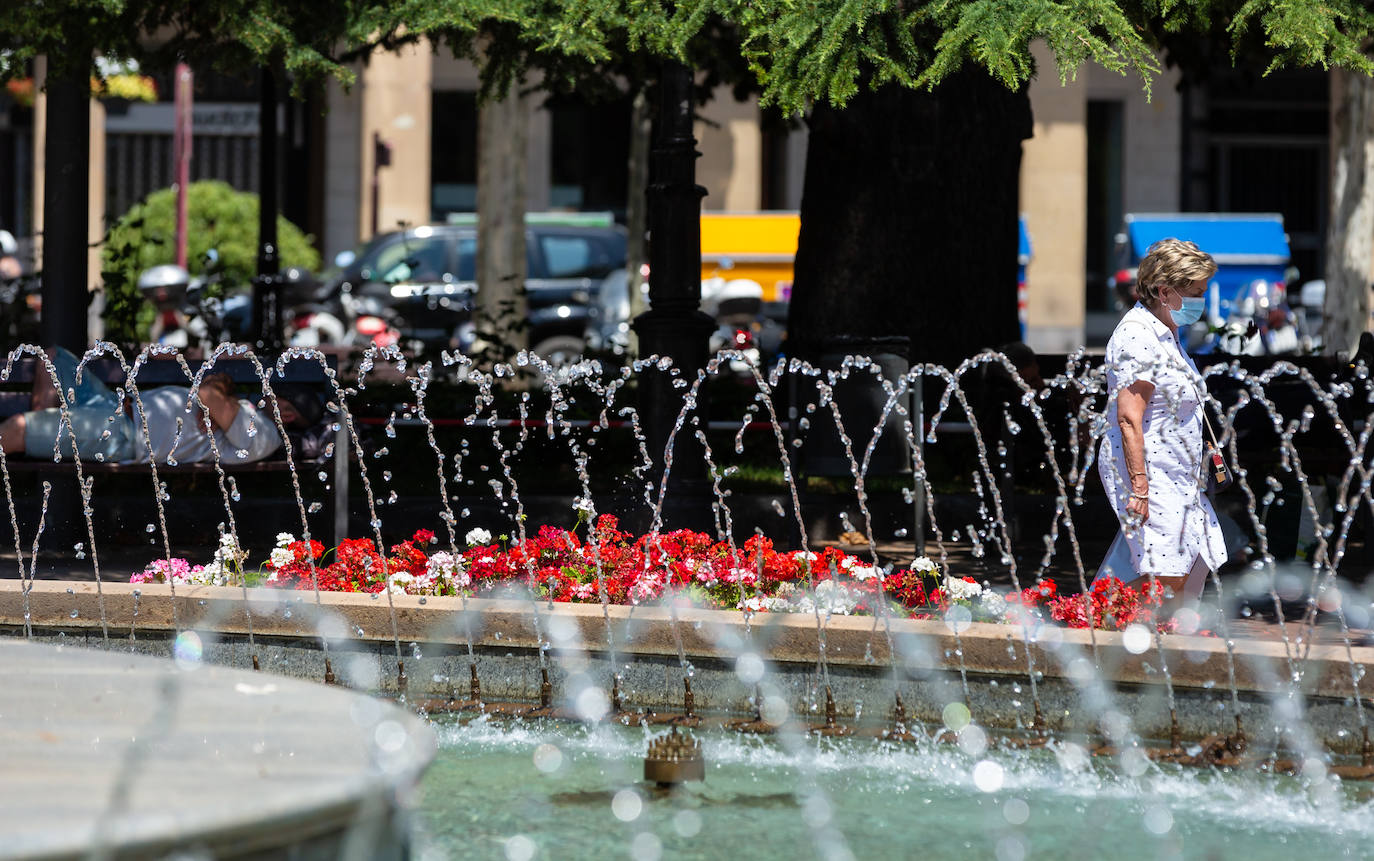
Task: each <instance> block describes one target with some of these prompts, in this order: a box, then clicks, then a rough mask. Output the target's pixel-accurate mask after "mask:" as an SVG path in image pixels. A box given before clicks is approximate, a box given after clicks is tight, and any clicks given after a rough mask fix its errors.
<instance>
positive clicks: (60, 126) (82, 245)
mask: <svg viewBox="0 0 1374 861" xmlns="http://www.w3.org/2000/svg"><path fill="white" fill-rule="evenodd" d="M73 56H74V57H80V56H81V54H80V52H79V51H74V52H73ZM88 56H89V55H88ZM73 66H74V67H75V68H73ZM45 101H46V105H47V108H46V110H47V118H46V121H47V131H46V140H45V141H44V144H43V147H44V149H43V159H44V178H43V288H42V299H43V310H42V313H41V316H40V320H39V322H40V328H41V332H42V337H43V345H44V346H46V347H66V348H67V349H68V350H71V351H72V352H73V353H75V354H77V355H78V356H79V355H81V354H82V353H84V352H85V351H86V341H87V335H86V303H87V301H88V300H89V297H90V289H89V286H88V285H89V283H90V278H89V273H88V271H87V260H88V255H87V251H88V249H87V247H86V246H87V233H88V231H89V230H90V213H89V209H90V180H89V176H90V165H91V83H90V68H89V63H86V64H84V65H83V64H82V63H81V62H73V63H70V64H59V63H56V62H54V61H53V58H49V63H48V75H47V98H46V100H45Z"/></svg>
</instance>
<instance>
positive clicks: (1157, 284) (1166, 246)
mask: <svg viewBox="0 0 1374 861" xmlns="http://www.w3.org/2000/svg"><path fill="white" fill-rule="evenodd" d="M1216 271H1217V262H1216V261H1215V260H1213V259H1212V255H1210V254H1208V253H1207V252H1206V251H1203V250H1202V249H1201V248H1198V247H1197V243H1196V242H1189V241H1188V240H1186V239H1161V240H1159V241H1158V242H1156V243H1155V244H1154V245H1151V246H1150V250H1149V251H1148V252H1146V254H1145V259H1144V260H1142V261H1140V268H1139V269H1138V270H1136V281H1135V295H1136V298H1137V299H1139V300H1140V301H1141V303H1142V304H1144V305H1145V307H1147V308H1154V307H1156V306H1157V305H1159V291H1160V290H1162V289H1164V288H1165V287H1172V288H1174V290H1175V291H1178V292H1182V290H1183V289H1184V288H1185V287H1187V286H1188V285H1189V284H1192V283H1193V282H1194V281H1197V280H1198V279H1200V278H1211V277H1212V276H1213V275H1215V274H1216Z"/></svg>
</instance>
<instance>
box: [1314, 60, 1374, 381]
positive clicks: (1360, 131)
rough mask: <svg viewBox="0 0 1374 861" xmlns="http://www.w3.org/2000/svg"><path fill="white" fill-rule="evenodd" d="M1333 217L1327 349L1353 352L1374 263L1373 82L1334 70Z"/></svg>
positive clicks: (1365, 322) (1364, 323) (1325, 311)
mask: <svg viewBox="0 0 1374 861" xmlns="http://www.w3.org/2000/svg"><path fill="white" fill-rule="evenodd" d="M1332 75H1334V76H1335V77H1334V78H1333V80H1332V84H1333V87H1332V89H1333V93H1332V95H1333V96H1335V98H1334V99H1333V108H1334V110H1333V116H1332V123H1331V130H1332V137H1333V140H1332V151H1333V152H1332V154H1333V164H1332V170H1331V218H1330V222H1329V226H1328V227H1327V233H1326V302H1325V304H1324V305H1323V307H1322V343H1323V344H1324V345H1325V350H1326V352H1327V353H1333V354H1334V353H1341V352H1343V353H1353V352H1354V350H1355V346H1356V344H1357V342H1358V341H1359V338H1360V334H1361V333H1362V332H1364V331H1366V330H1367V329H1368V328H1369V313H1370V301H1369V271H1370V264H1371V262H1374V81H1371V80H1370V79H1369V78H1367V77H1365V76H1364V75H1360V74H1350V73H1346V72H1343V71H1340V70H1338V69H1337V70H1333V71H1332Z"/></svg>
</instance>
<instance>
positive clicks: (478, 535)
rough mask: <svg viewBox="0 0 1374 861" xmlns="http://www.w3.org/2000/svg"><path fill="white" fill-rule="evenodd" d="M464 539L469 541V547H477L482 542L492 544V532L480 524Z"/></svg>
mask: <svg viewBox="0 0 1374 861" xmlns="http://www.w3.org/2000/svg"><path fill="white" fill-rule="evenodd" d="M463 540H464V541H466V542H467V543H468V546H469V547H476V546H478V545H480V544H490V543H491V533H490V532H488V531H487V530H485V529H483V528H482V527H480V526H479V527H477V528H476V529H472V530H470V531H469V532H468V534H467V536H466V537H465V538H464V539H463Z"/></svg>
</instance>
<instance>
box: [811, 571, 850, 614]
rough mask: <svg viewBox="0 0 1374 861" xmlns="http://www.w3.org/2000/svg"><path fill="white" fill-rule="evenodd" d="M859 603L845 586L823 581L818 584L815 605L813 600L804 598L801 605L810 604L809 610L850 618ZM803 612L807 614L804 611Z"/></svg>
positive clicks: (831, 581)
mask: <svg viewBox="0 0 1374 861" xmlns="http://www.w3.org/2000/svg"><path fill="white" fill-rule="evenodd" d="M857 603H859V602H858V599H857V598H855V596H854V595H853V593H851V592H850V591H849V589H848V588H846V587H845V586H844V585H843V584H841V583H838V582H836V581H834V580H822V581H821V582H820V583H817V584H816V595H815V600H814V603H813V602H812V601H811V599H808V598H803V599H802V600H801V601H800V604H801V605H807V604H810V607H808V608H807V609H809V610H812V611H814V610H816V609H817V608H819V609H820V610H822V611H824V612H826V613H833V614H835V615H837V616H848V615H849V614H850V612H851V611H853V609H854V605H855V604H857ZM803 612H806V611H805V610H803Z"/></svg>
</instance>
